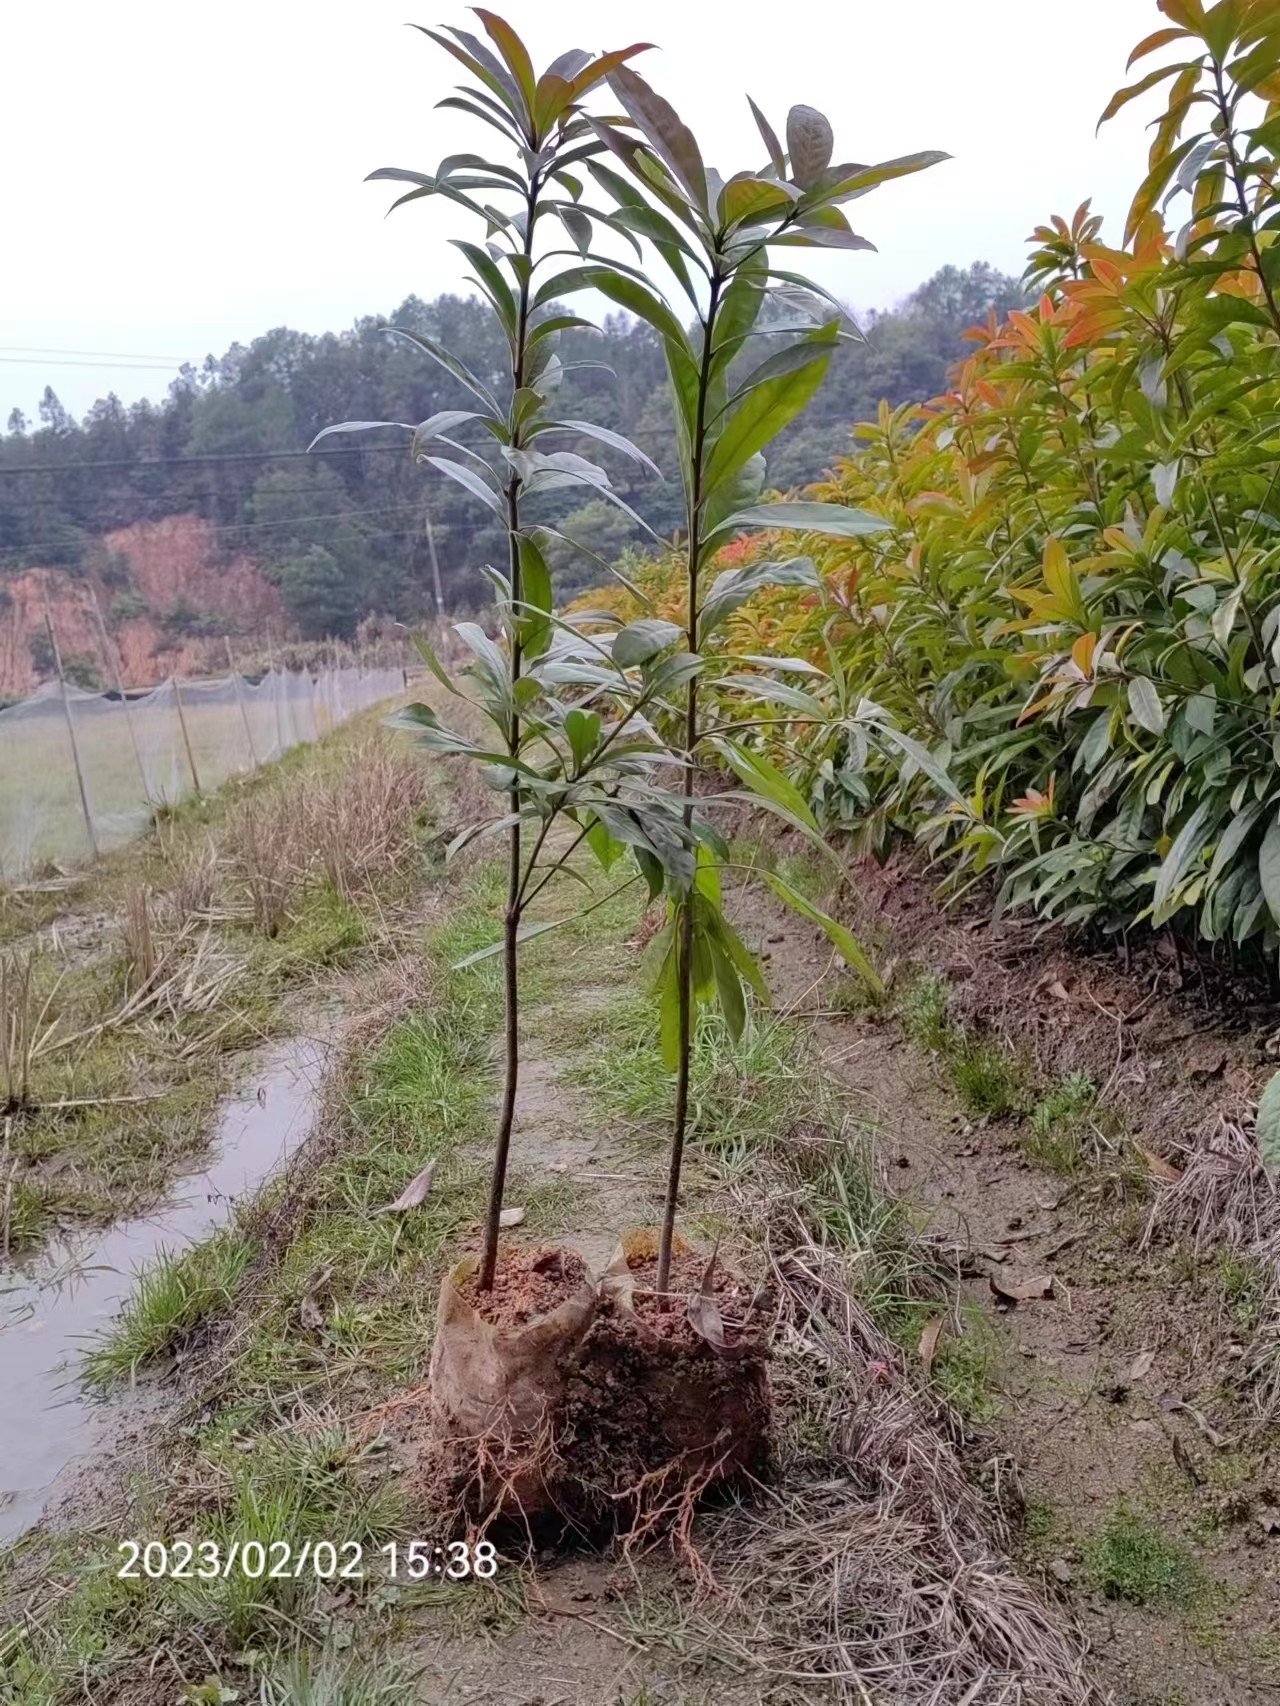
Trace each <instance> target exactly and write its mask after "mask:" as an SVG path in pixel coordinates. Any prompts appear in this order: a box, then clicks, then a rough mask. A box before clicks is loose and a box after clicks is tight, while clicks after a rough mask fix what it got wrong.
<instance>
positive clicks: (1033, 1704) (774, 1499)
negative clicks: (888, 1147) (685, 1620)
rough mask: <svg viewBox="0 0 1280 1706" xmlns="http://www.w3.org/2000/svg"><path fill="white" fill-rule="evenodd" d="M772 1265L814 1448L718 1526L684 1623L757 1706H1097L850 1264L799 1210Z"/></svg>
mask: <svg viewBox="0 0 1280 1706" xmlns="http://www.w3.org/2000/svg"><path fill="white" fill-rule="evenodd" d="M772 1267H773V1278H774V1283H775V1285H776V1287H777V1291H778V1297H779V1326H778V1339H777V1346H776V1357H777V1361H778V1364H779V1366H780V1368H781V1369H783V1370H785V1371H786V1379H787V1382H788V1384H792V1383H798V1384H802V1385H804V1386H806V1387H807V1388H808V1389H809V1396H808V1402H809V1404H810V1405H811V1406H816V1409H817V1411H818V1413H819V1414H820V1415H821V1416H822V1419H823V1423H824V1425H823V1427H822V1428H821V1430H820V1436H821V1437H823V1439H824V1449H822V1450H819V1451H814V1452H813V1454H812V1456H811V1459H810V1461H809V1462H808V1464H807V1465H806V1464H802V1463H799V1462H796V1463H793V1464H792V1465H790V1472H789V1474H788V1476H787V1479H786V1482H785V1483H784V1484H782V1485H779V1486H776V1487H772V1488H761V1489H760V1492H759V1498H758V1501H757V1503H756V1504H755V1506H754V1507H753V1508H749V1509H741V1510H737V1511H735V1512H733V1513H732V1514H731V1515H729V1516H727V1517H725V1518H723V1519H722V1520H721V1521H720V1522H719V1523H718V1524H717V1525H716V1526H715V1528H714V1529H713V1535H712V1539H711V1541H710V1544H709V1547H708V1555H707V1562H708V1566H709V1568H710V1570H711V1571H712V1573H713V1574H714V1575H715V1577H716V1580H717V1582H718V1584H719V1586H720V1588H721V1590H722V1593H723V1595H724V1598H723V1599H722V1600H721V1601H720V1602H719V1603H718V1604H717V1606H716V1608H715V1611H714V1614H712V1613H711V1612H709V1611H707V1610H705V1609H704V1610H699V1611H697V1612H696V1613H693V1614H692V1615H691V1619H690V1621H691V1623H692V1625H693V1628H692V1630H691V1631H687V1633H692V1634H696V1636H697V1637H698V1638H699V1639H700V1641H701V1642H703V1643H705V1644H706V1646H707V1648H708V1649H709V1650H710V1651H712V1652H714V1654H715V1656H716V1657H718V1658H721V1659H722V1660H725V1661H727V1662H728V1663H730V1664H731V1665H732V1666H733V1667H735V1668H745V1669H749V1670H751V1671H754V1672H756V1673H758V1674H760V1675H761V1676H762V1677H763V1678H766V1679H768V1682H769V1684H770V1685H771V1687H772V1688H773V1689H776V1690H777V1692H776V1694H774V1693H771V1694H770V1696H769V1697H770V1698H771V1699H773V1698H777V1699H779V1700H782V1699H788V1700H796V1701H800V1700H809V1699H812V1698H814V1692H813V1691H814V1690H817V1689H822V1690H823V1692H824V1694H828V1697H830V1698H833V1699H836V1700H839V1701H842V1702H844V1701H848V1702H851V1703H857V1706H870V1703H872V1702H880V1701H890V1700H892V1701H893V1702H894V1703H895V1706H975V1703H977V1702H982V1703H984V1706H1003V1703H1007V1706H1014V1703H1015V1702H1016V1703H1019V1706H1094V1703H1095V1702H1096V1703H1098V1706H1101V1696H1100V1695H1099V1694H1098V1692H1097V1690H1096V1689H1095V1688H1094V1686H1093V1684H1092V1683H1090V1682H1089V1681H1088V1679H1087V1677H1086V1675H1085V1669H1084V1655H1083V1650H1082V1648H1081V1647H1080V1646H1079V1645H1078V1644H1077V1643H1076V1642H1075V1641H1074V1639H1073V1638H1072V1637H1071V1636H1070V1635H1069V1634H1068V1633H1067V1632H1066V1631H1065V1630H1064V1628H1063V1626H1062V1624H1061V1622H1060V1620H1059V1618H1058V1617H1057V1616H1056V1615H1055V1614H1054V1613H1053V1612H1051V1611H1050V1610H1049V1609H1048V1608H1047V1607H1046V1606H1045V1605H1044V1604H1043V1603H1042V1602H1041V1600H1040V1599H1039V1598H1038V1597H1037V1595H1036V1594H1035V1593H1034V1592H1033V1591H1032V1589H1031V1588H1030V1587H1029V1586H1028V1585H1027V1583H1025V1582H1024V1581H1022V1580H1021V1579H1020V1578H1019V1577H1018V1576H1017V1575H1016V1574H1015V1573H1014V1572H1013V1570H1012V1568H1011V1567H1010V1565H1009V1563H1008V1561H1007V1558H1006V1557H1005V1556H1004V1554H1003V1550H1002V1547H1003V1542H1004V1538H1005V1537H1004V1534H1003V1532H1002V1521H1001V1517H1000V1513H999V1511H998V1510H997V1509H993V1508H992V1506H991V1505H990V1504H989V1503H988V1502H987V1501H986V1500H984V1499H983V1497H982V1496H981V1495H980V1494H979V1493H978V1492H977V1491H976V1490H975V1489H974V1487H973V1486H972V1485H971V1483H970V1481H969V1480H968V1478H967V1476H966V1474H965V1470H964V1467H963V1464H962V1463H961V1460H960V1458H959V1456H958V1454H957V1452H956V1449H955V1444H954V1431H955V1426H954V1422H953V1420H952V1419H951V1418H950V1417H949V1416H948V1415H947V1414H946V1413H945V1412H942V1413H940V1412H939V1409H938V1406H937V1405H936V1404H935V1403H934V1402H933V1401H932V1400H931V1399H930V1398H929V1397H928V1395H927V1394H924V1393H922V1392H921V1391H920V1390H919V1389H918V1388H916V1387H915V1386H913V1384H912V1383H911V1381H910V1380H909V1379H908V1377H907V1374H906V1372H905V1370H904V1367H903V1362H902V1357H901V1354H900V1352H899V1350H898V1348H897V1346H896V1345H895V1344H894V1343H893V1342H892V1340H890V1339H889V1338H887V1337H886V1335H885V1334H884V1332H883V1331H882V1330H881V1328H880V1327H879V1326H878V1325H877V1324H876V1322H875V1320H874V1318H873V1316H872V1315H871V1313H870V1312H869V1311H868V1310H867V1309H866V1308H865V1306H864V1305H863V1304H862V1303H861V1302H860V1301H859V1298H858V1296H857V1282H856V1278H855V1277H854V1275H853V1274H852V1273H851V1268H853V1267H856V1264H851V1263H849V1262H848V1260H847V1259H846V1258H845V1257H844V1256H842V1255H841V1253H840V1252H838V1251H836V1250H833V1249H832V1248H830V1247H828V1246H824V1245H823V1244H822V1243H821V1242H819V1241H818V1240H817V1239H815V1237H814V1236H813V1234H812V1232H811V1231H810V1230H809V1229H808V1228H807V1226H806V1225H805V1223H804V1221H803V1219H802V1218H800V1217H797V1218H796V1220H795V1222H794V1226H793V1237H792V1240H791V1242H790V1245H789V1247H776V1248H775V1250H774V1252H773V1259H772ZM762 1584H767V1592H764V1593H762V1591H761V1586H762ZM726 1611H727V1612H728V1613H729V1615H726Z"/></svg>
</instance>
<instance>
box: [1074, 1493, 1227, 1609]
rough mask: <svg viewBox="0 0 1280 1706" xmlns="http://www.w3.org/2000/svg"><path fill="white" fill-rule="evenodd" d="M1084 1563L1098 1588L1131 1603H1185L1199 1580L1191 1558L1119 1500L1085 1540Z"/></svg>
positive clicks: (1147, 1520)
mask: <svg viewBox="0 0 1280 1706" xmlns="http://www.w3.org/2000/svg"><path fill="white" fill-rule="evenodd" d="M1084 1563H1085V1569H1086V1571H1087V1572H1088V1575H1089V1578H1090V1580H1091V1581H1092V1583H1093V1585H1094V1587H1095V1588H1096V1589H1097V1590H1098V1591H1099V1592H1100V1593H1103V1594H1105V1595H1106V1596H1107V1598H1108V1599H1126V1600H1129V1601H1130V1602H1131V1603H1132V1604H1134V1605H1172V1604H1184V1605H1185V1604H1186V1603H1187V1602H1189V1601H1190V1600H1191V1599H1192V1598H1194V1596H1195V1594H1196V1593H1197V1591H1198V1590H1199V1589H1200V1587H1201V1585H1202V1584H1201V1576H1200V1570H1199V1567H1198V1566H1197V1564H1196V1561H1195V1559H1194V1558H1192V1557H1191V1555H1190V1554H1189V1553H1188V1552H1187V1551H1186V1550H1185V1549H1184V1548H1183V1547H1182V1546H1180V1545H1178V1544H1177V1543H1176V1542H1175V1541H1172V1540H1169V1539H1167V1538H1166V1537H1165V1536H1164V1535H1163V1534H1161V1533H1159V1532H1158V1531H1157V1530H1156V1529H1155V1528H1154V1527H1152V1526H1151V1522H1150V1519H1149V1518H1148V1517H1147V1516H1145V1515H1144V1514H1143V1513H1141V1512H1139V1511H1136V1510H1134V1509H1133V1507H1132V1506H1130V1505H1127V1504H1124V1503H1123V1502H1122V1503H1120V1504H1117V1505H1115V1506H1114V1507H1113V1508H1112V1510H1111V1511H1110V1513H1109V1514H1108V1516H1107V1517H1106V1519H1105V1521H1104V1522H1103V1523H1102V1525H1101V1526H1100V1527H1099V1528H1098V1530H1097V1531H1096V1532H1095V1533H1094V1534H1093V1535H1091V1536H1090V1537H1089V1539H1088V1540H1087V1541H1086V1542H1085V1546H1084Z"/></svg>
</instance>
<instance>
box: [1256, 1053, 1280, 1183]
mask: <svg viewBox="0 0 1280 1706" xmlns="http://www.w3.org/2000/svg"><path fill="white" fill-rule="evenodd" d="M1253 1130H1254V1136H1255V1137H1256V1138H1257V1140H1258V1151H1259V1153H1260V1154H1261V1156H1262V1165H1263V1166H1264V1167H1265V1168H1266V1170H1267V1173H1268V1176H1269V1177H1270V1178H1271V1180H1272V1182H1273V1183H1275V1182H1277V1181H1280V1072H1275V1073H1273V1074H1272V1075H1271V1077H1270V1078H1269V1079H1268V1080H1267V1087H1266V1089H1265V1090H1264V1091H1263V1092H1262V1095H1261V1097H1260V1098H1259V1100H1258V1117H1257V1120H1256V1121H1255V1122H1254V1128H1253Z"/></svg>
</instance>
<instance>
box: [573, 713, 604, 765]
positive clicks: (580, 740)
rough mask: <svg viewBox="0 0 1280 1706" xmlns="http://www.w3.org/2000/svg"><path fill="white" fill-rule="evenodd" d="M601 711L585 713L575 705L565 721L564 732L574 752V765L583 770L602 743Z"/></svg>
mask: <svg viewBox="0 0 1280 1706" xmlns="http://www.w3.org/2000/svg"><path fill="white" fill-rule="evenodd" d="M601 727H602V724H601V720H600V713H599V711H584V710H583V709H582V708H581V707H580V706H578V705H575V706H574V707H573V709H572V710H571V711H570V712H569V714H568V715H567V716H566V717H565V720H564V732H565V734H566V736H567V737H568V741H569V746H570V749H571V750H572V752H573V760H574V764H575V765H576V766H577V768H578V769H579V770H582V769H583V768H584V767H585V765H586V762H587V760H588V759H589V758H590V757H591V755H592V753H593V752H594V751H595V749H596V747H597V746H598V745H599V742H600V730H601Z"/></svg>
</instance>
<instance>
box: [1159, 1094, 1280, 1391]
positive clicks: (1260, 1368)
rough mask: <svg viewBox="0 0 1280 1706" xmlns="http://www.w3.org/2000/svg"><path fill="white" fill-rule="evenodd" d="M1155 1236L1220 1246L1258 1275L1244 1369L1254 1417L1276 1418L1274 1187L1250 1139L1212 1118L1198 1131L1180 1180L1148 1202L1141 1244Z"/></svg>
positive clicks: (1278, 1237) (1277, 1217)
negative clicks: (1258, 1310)
mask: <svg viewBox="0 0 1280 1706" xmlns="http://www.w3.org/2000/svg"><path fill="white" fill-rule="evenodd" d="M1158 1232H1181V1233H1183V1234H1185V1235H1187V1236H1189V1237H1190V1238H1191V1239H1192V1241H1193V1243H1194V1245H1195V1248H1196V1251H1197V1252H1201V1251H1203V1250H1206V1249H1208V1248H1211V1247H1212V1246H1214V1245H1225V1246H1226V1247H1227V1248H1228V1249H1231V1250H1237V1251H1239V1252H1240V1253H1241V1254H1243V1255H1245V1256H1247V1257H1248V1258H1249V1259H1250V1260H1251V1261H1253V1262H1256V1263H1257V1265H1258V1268H1259V1270H1260V1271H1261V1273H1262V1275H1263V1312H1264V1313H1263V1321H1262V1325H1261V1326H1260V1328H1259V1330H1258V1334H1257V1337H1256V1338H1255V1341H1254V1344H1253V1348H1252V1351H1251V1354H1250V1357H1249V1360H1248V1362H1247V1364H1246V1371H1247V1372H1248V1374H1249V1375H1250V1376H1251V1377H1252V1381H1253V1399H1254V1405H1255V1408H1256V1410H1257V1413H1258V1415H1259V1418H1260V1419H1261V1420H1262V1421H1263V1422H1265V1423H1268V1424H1270V1423H1273V1422H1274V1421H1275V1420H1276V1418H1277V1417H1278V1416H1280V1186H1278V1185H1277V1183H1276V1181H1275V1180H1274V1179H1272V1178H1271V1177H1270V1175H1269V1174H1268V1173H1267V1170H1266V1168H1265V1167H1264V1166H1263V1164H1262V1156H1261V1155H1260V1153H1259V1151H1258V1146H1257V1143H1256V1142H1255V1141H1254V1139H1253V1137H1252V1135H1251V1134H1250V1133H1249V1132H1246V1131H1245V1130H1244V1128H1243V1127H1242V1126H1240V1125H1238V1124H1237V1123H1236V1122H1235V1121H1233V1120H1230V1119H1227V1118H1226V1117H1225V1116H1219V1117H1218V1118H1217V1119H1215V1120H1214V1121H1212V1123H1211V1124H1209V1125H1208V1126H1207V1127H1206V1128H1205V1129H1204V1130H1203V1131H1202V1132H1201V1133H1200V1136H1199V1138H1198V1140H1197V1142H1196V1145H1195V1147H1194V1148H1193V1149H1192V1151H1191V1153H1190V1155H1189V1156H1188V1157H1187V1159H1186V1163H1185V1166H1184V1168H1183V1172H1182V1176H1181V1178H1179V1179H1178V1180H1177V1181H1176V1182H1170V1183H1169V1184H1166V1185H1165V1186H1163V1187H1162V1188H1161V1190H1160V1191H1159V1193H1158V1194H1157V1196H1156V1199H1155V1202H1154V1203H1153V1204H1152V1208H1151V1214H1150V1216H1149V1218H1148V1221H1147V1229H1146V1232H1145V1234H1144V1238H1143V1242H1144V1245H1146V1244H1149V1243H1150V1241H1151V1239H1152V1238H1153V1237H1154V1236H1155V1235H1156V1234H1157V1233H1158Z"/></svg>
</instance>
